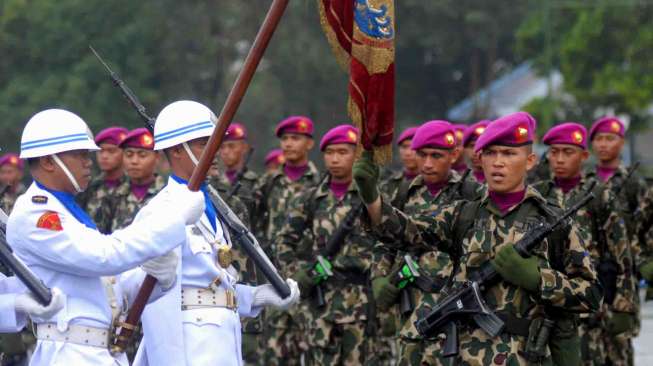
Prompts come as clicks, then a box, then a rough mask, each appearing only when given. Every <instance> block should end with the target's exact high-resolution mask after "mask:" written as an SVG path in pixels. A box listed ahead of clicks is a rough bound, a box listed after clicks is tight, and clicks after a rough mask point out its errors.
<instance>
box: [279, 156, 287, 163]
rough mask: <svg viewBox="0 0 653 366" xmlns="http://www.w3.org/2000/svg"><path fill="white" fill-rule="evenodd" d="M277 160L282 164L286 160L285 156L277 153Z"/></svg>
mask: <svg viewBox="0 0 653 366" xmlns="http://www.w3.org/2000/svg"><path fill="white" fill-rule="evenodd" d="M277 161H278V162H279V163H280V164H283V163H285V162H286V158H285V157H284V156H283V155H279V156H278V157H277Z"/></svg>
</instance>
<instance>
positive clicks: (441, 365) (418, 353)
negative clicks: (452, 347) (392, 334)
mask: <svg viewBox="0 0 653 366" xmlns="http://www.w3.org/2000/svg"><path fill="white" fill-rule="evenodd" d="M441 351H442V344H441V341H440V340H418V339H408V338H403V337H400V338H399V359H398V361H397V365H399V366H446V365H449V364H450V360H447V359H445V358H444V357H442V352H441Z"/></svg>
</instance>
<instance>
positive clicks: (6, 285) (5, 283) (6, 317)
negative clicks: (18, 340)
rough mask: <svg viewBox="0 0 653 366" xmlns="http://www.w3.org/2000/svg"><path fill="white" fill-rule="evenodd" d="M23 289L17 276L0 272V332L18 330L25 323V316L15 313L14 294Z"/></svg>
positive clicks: (19, 292) (23, 326) (23, 290)
mask: <svg viewBox="0 0 653 366" xmlns="http://www.w3.org/2000/svg"><path fill="white" fill-rule="evenodd" d="M25 291H26V289H25V287H24V286H23V284H22V283H21V282H20V280H19V279H18V278H16V277H14V276H12V277H6V276H5V275H3V274H2V273H0V333H16V332H20V331H21V330H22V329H23V328H25V326H26V325H27V316H26V315H25V314H22V313H16V296H18V295H19V294H21V293H24V292H25Z"/></svg>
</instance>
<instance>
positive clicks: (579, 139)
mask: <svg viewBox="0 0 653 366" xmlns="http://www.w3.org/2000/svg"><path fill="white" fill-rule="evenodd" d="M571 138H572V139H573V140H574V142H575V143H577V144H581V143H582V142H583V134H582V133H581V132H580V131H574V132H573V133H572V134H571Z"/></svg>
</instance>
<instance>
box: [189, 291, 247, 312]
mask: <svg viewBox="0 0 653 366" xmlns="http://www.w3.org/2000/svg"><path fill="white" fill-rule="evenodd" d="M202 308H227V309H230V310H236V309H237V308H238V305H237V304H236V294H235V293H234V291H233V290H225V289H224V288H222V287H220V288H218V289H216V290H214V289H211V288H208V289H207V288H198V287H184V288H182V289H181V310H193V309H202Z"/></svg>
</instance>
